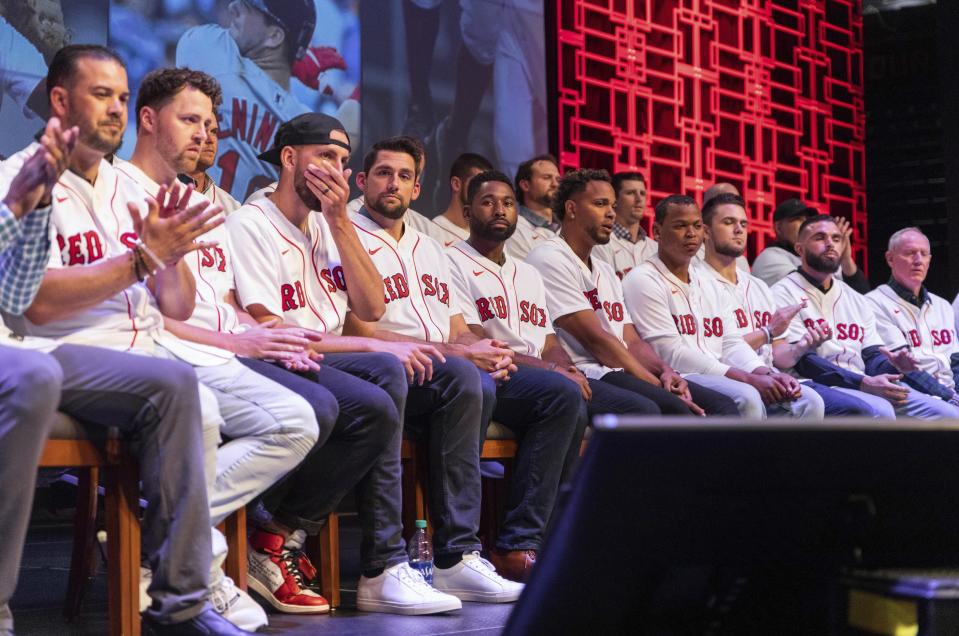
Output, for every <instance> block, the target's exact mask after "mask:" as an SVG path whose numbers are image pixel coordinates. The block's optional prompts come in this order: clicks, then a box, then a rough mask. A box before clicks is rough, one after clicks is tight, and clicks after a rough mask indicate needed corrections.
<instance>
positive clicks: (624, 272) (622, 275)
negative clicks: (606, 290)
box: [616, 267, 633, 280]
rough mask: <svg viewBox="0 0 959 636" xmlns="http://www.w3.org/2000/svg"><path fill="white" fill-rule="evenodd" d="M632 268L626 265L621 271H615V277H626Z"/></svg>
mask: <svg viewBox="0 0 959 636" xmlns="http://www.w3.org/2000/svg"><path fill="white" fill-rule="evenodd" d="M632 269H633V268H632V267H627V268H626V269H624V270H623V271H621V272H616V277H617V278H618V279H619V280H623V279H624V278H626V274H628V273H629V272H631V271H632Z"/></svg>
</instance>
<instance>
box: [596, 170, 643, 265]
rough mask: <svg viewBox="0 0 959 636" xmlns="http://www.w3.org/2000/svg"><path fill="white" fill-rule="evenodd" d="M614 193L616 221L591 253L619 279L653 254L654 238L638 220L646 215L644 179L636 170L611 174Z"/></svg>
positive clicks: (640, 220)
mask: <svg viewBox="0 0 959 636" xmlns="http://www.w3.org/2000/svg"><path fill="white" fill-rule="evenodd" d="M613 190H615V192H616V206H615V208H616V221H615V222H614V223H613V233H612V234H611V235H610V237H609V243H607V244H606V245H597V246H596V248H595V249H594V250H593V255H594V256H595V257H597V258H601V259H603V260H604V261H606V262H607V263H609V264H610V265H612V266H613V269H615V270H616V275H617V276H619V279H620V280H622V279H623V276H625V275H626V274H628V273H629V271H630V270H631V269H633V268H634V267H636V266H637V265H639V264H641V263H642V262H643V261H645V260H646V259H647V258H649V257H650V256H652V255H654V254H655V253H656V249H657V246H656V241H654V240H653V239H652V238H650V237H649V236H648V235H647V234H646V230H644V229H643V227H642V225H640V223H641V222H642V220H643V216H644V215H645V214H646V179H645V178H643V175H641V174H640V173H638V172H617V173H616V174H614V175H613Z"/></svg>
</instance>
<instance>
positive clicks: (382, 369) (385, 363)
mask: <svg viewBox="0 0 959 636" xmlns="http://www.w3.org/2000/svg"><path fill="white" fill-rule="evenodd" d="M369 355H370V360H371V361H372V363H373V365H374V366H375V367H376V373H375V374H374V377H375V380H374V383H375V384H376V385H377V386H378V387H380V388H381V389H383V390H384V391H386V393H387V395H388V396H389V397H390V399H392V400H393V403H394V404H400V403H403V402H405V400H406V392H407V391H409V387H410V383H409V378H408V377H407V376H406V367H404V366H403V363H402V362H400V359H399V358H397V357H396V356H394V355H392V354H389V353H373V354H369ZM394 410H396V409H395V408H394Z"/></svg>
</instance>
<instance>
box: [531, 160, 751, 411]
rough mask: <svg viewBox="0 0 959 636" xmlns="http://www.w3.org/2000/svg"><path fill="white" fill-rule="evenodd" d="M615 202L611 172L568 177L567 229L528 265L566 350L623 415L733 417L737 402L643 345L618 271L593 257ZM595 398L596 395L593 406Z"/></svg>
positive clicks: (558, 207) (563, 215)
mask: <svg viewBox="0 0 959 636" xmlns="http://www.w3.org/2000/svg"><path fill="white" fill-rule="evenodd" d="M614 197H615V194H614V192H613V186H612V185H611V184H610V180H609V174H608V173H607V172H606V171H605V170H577V171H574V172H569V173H567V174H565V175H563V178H562V180H561V181H560V185H559V188H558V189H557V193H556V197H555V200H554V202H553V213H554V215H555V216H556V218H557V219H559V220H560V221H561V222H562V224H563V225H562V230H561V232H560V235H559V236H555V237H553V238H551V239H548V240H546V241H544V242H543V243H542V244H541V245H539V246H538V247H537V248H536V249H534V250H533V251H532V252H530V254H529V257H528V258H527V262H528V263H529V264H530V265H532V266H533V267H535V268H536V269H537V270H538V271H539V273H540V274H541V275H542V277H543V282H544V284H545V286H546V303H547V309H548V312H549V315H550V316H552V319H553V326H554V328H555V329H556V334H557V336H558V337H559V340H560V342H561V343H562V345H563V348H564V349H565V350H566V352H567V354H568V355H569V357H570V358H571V359H572V361H573V364H575V365H576V367H577V368H578V369H579V370H580V371H581V372H582V373H583V374H584V375H585V376H586V377H587V378H589V379H590V380H597V381H602V382H603V383H605V384H609V385H612V386H613V387H614V388H616V389H619V390H620V392H619V397H620V399H621V400H622V401H623V403H624V404H628V405H627V406H626V407H625V408H624V407H620V409H623V410H625V412H630V413H647V414H659V413H663V414H670V415H689V414H690V413H694V414H696V415H702V414H703V412H704V410H705V412H706V413H709V414H712V415H724V414H725V415H735V414H736V413H738V411H737V410H736V404H735V403H734V402H733V401H732V400H730V399H729V398H727V397H726V396H724V395H721V394H719V393H717V392H715V391H712V390H711V389H707V388H706V387H702V386H698V385H696V384H694V383H692V382H690V383H687V382H686V380H684V379H683V378H682V377H681V376H680V375H679V374H678V373H677V372H676V371H674V370H673V369H672V368H671V367H670V366H669V365H668V364H666V363H665V362H664V361H663V359H662V358H661V357H660V356H659V355H657V354H656V352H655V351H653V349H652V347H650V346H649V345H648V344H647V343H646V342H645V341H644V340H643V339H642V338H640V336H639V334H638V333H637V332H636V329H635V328H634V327H633V324H632V323H633V321H632V319H631V318H630V316H629V314H628V313H627V312H626V309H625V307H624V304H625V301H624V300H623V287H622V284H621V283H620V280H619V278H617V277H616V273H615V272H614V271H613V268H612V266H610V265H609V264H608V263H606V262H603V261H601V260H599V259H595V258H592V257H591V254H592V251H593V248H594V247H595V246H596V245H604V244H606V243H608V242H609V236H610V234H611V233H612V228H613V220H614V219H615V218H616V217H615V215H614V213H613V202H614V200H615V199H614ZM597 396H598V392H597V391H595V390H594V395H593V399H594V400H595V399H596V398H597ZM627 400H628V402H627ZM620 409H616V410H617V411H618V412H622V410H620Z"/></svg>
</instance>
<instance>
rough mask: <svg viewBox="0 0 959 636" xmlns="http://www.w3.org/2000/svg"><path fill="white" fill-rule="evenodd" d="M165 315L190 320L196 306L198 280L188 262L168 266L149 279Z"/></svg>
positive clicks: (149, 283) (152, 290) (151, 288)
mask: <svg viewBox="0 0 959 636" xmlns="http://www.w3.org/2000/svg"><path fill="white" fill-rule="evenodd" d="M147 283H148V285H149V287H150V291H151V292H153V295H154V297H156V300H157V305H158V306H159V307H160V311H161V312H163V314H164V315H166V316H169V317H171V318H174V319H176V320H188V319H189V318H190V316H192V315H193V310H194V309H195V308H196V280H195V279H194V278H193V273H192V272H191V271H190V268H189V267H188V266H187V264H186V262H184V261H182V260H181V261H180V262H179V263H177V265H176V267H167V268H166V269H164V270H162V271H160V272H157V273H156V275H155V276H153V277H152V278H151V279H148V281H147Z"/></svg>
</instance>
